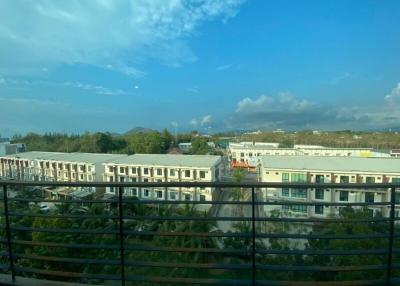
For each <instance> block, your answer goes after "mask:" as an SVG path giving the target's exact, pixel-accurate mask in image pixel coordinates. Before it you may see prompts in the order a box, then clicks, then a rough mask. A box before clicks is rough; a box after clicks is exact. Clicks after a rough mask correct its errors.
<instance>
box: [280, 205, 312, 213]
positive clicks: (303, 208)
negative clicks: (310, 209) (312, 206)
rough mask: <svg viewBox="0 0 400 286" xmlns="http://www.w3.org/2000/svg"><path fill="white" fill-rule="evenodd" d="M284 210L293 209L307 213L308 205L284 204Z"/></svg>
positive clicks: (296, 211) (293, 210)
mask: <svg viewBox="0 0 400 286" xmlns="http://www.w3.org/2000/svg"><path fill="white" fill-rule="evenodd" d="M282 209H283V210H284V211H292V212H295V213H307V206H303V205H294V206H282Z"/></svg>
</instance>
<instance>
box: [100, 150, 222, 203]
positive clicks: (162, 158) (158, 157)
mask: <svg viewBox="0 0 400 286" xmlns="http://www.w3.org/2000/svg"><path fill="white" fill-rule="evenodd" d="M221 165H222V164H221V157H220V156H211V155H169V154H135V155H131V156H128V157H125V158H120V159H116V160H112V161H109V162H107V163H104V167H105V172H104V181H107V182H115V181H118V182H215V181H218V180H219V177H220V174H221V170H220V168H221V167H222V166H221ZM213 191H214V188H210V187H204V188H200V187H199V188H154V189H150V188H142V189H140V188H129V189H127V190H124V193H125V195H128V196H136V197H138V198H139V199H161V200H200V201H202V200H204V201H210V200H212V195H213ZM106 192H107V193H108V194H115V190H114V189H113V188H107V190H106Z"/></svg>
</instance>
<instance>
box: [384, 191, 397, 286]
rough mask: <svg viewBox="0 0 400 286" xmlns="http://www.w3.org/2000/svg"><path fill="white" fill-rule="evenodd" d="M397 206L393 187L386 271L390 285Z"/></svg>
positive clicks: (387, 282)
mask: <svg viewBox="0 0 400 286" xmlns="http://www.w3.org/2000/svg"><path fill="white" fill-rule="evenodd" d="M395 207H396V189H395V188H394V187H393V188H391V189H390V214H389V217H390V219H389V222H390V226H389V247H388V260H387V272H386V284H387V285H390V279H391V272H392V252H393V240H394V219H395V217H394V214H395V213H394V211H395Z"/></svg>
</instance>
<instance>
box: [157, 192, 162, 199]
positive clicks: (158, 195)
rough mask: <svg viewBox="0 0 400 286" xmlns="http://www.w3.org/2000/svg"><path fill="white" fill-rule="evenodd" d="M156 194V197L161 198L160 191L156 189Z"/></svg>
mask: <svg viewBox="0 0 400 286" xmlns="http://www.w3.org/2000/svg"><path fill="white" fill-rule="evenodd" d="M156 195H157V198H158V199H161V198H162V191H156Z"/></svg>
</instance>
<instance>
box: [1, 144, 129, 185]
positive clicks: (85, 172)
mask: <svg viewBox="0 0 400 286" xmlns="http://www.w3.org/2000/svg"><path fill="white" fill-rule="evenodd" d="M122 157H127V155H120V154H92V153H59V152H36V151H34V152H25V153H19V154H15V155H8V156H2V157H0V176H1V177H3V178H8V179H15V180H22V181H62V182H85V181H87V182H93V181H101V180H102V178H103V163H104V162H107V161H109V160H114V159H118V158H122Z"/></svg>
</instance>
